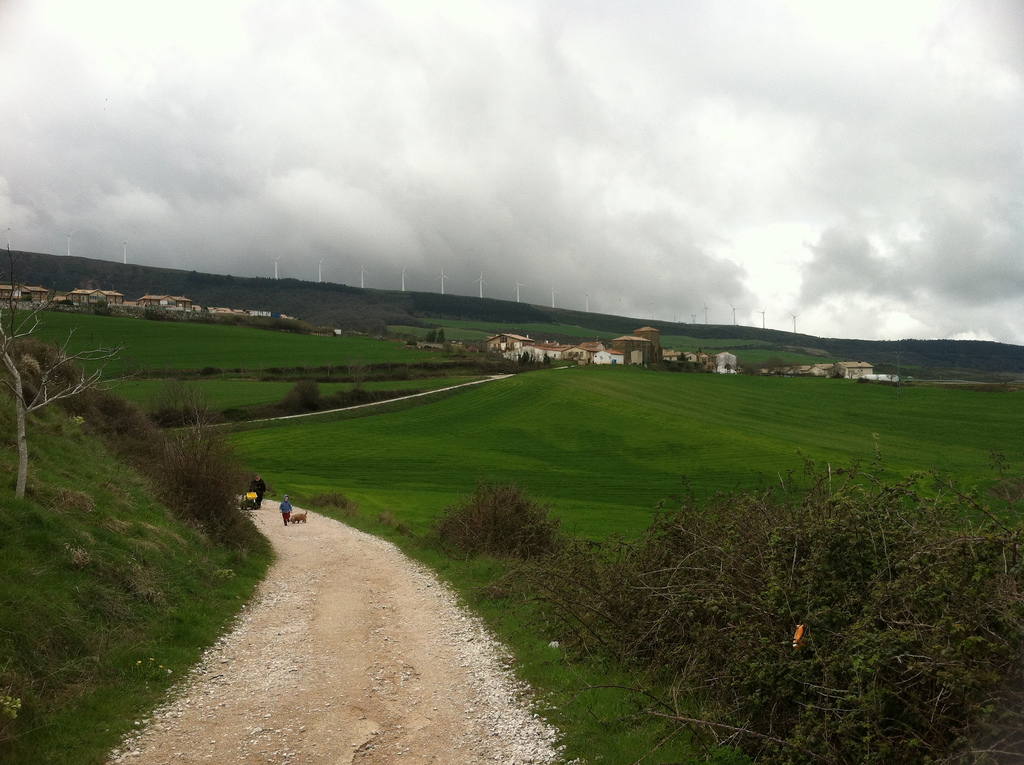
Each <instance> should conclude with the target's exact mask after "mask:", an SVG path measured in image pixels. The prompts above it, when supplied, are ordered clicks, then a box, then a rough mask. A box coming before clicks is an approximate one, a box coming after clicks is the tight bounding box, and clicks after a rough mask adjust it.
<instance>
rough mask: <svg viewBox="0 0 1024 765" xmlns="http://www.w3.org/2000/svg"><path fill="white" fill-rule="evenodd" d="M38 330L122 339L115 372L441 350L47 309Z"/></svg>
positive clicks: (395, 358) (107, 341) (93, 341)
mask: <svg viewBox="0 0 1024 765" xmlns="http://www.w3.org/2000/svg"><path fill="white" fill-rule="evenodd" d="M43 319H44V321H45V325H44V326H43V327H42V328H41V329H40V330H39V332H38V333H37V337H39V338H40V339H42V340H49V341H56V340H61V339H63V338H65V337H66V336H67V334H68V332H69V331H71V330H72V329H74V330H75V333H74V335H73V337H72V343H71V347H72V348H73V349H77V348H81V347H84V346H96V345H103V346H112V345H116V344H118V343H122V344H124V346H125V351H124V352H123V353H122V354H121V357H120V359H119V360H118V362H117V363H115V364H111V366H110V371H111V372H112V373H120V372H123V371H125V370H129V369H137V370H164V369H166V370H178V369H202V368H203V367H217V368H220V369H235V368H243V369H251V370H259V369H266V368H268V367H296V366H326V365H335V366H338V367H344V366H348V365H353V364H388V363H396V364H401V363H410V362H417V361H426V360H428V359H431V358H437V357H438V354H437V353H436V352H430V351H420V350H416V349H410V348H406V347H405V346H404V345H402V344H400V343H395V342H391V341H385V340H373V339H370V338H366V337H322V336H316V335H298V334H291V333H285V332H273V331H270V330H264V329H252V328H249V327H235V326H226V325H219V324H199V323H191V322H172V321H147V320H145V319H125V318H117V317H103V316H92V315H89V314H77V313H61V312H58V311H47V312H46V313H45V314H43Z"/></svg>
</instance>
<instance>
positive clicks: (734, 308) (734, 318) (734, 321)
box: [729, 303, 736, 327]
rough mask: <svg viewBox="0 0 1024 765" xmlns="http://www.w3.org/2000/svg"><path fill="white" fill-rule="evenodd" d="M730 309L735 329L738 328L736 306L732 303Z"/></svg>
mask: <svg viewBox="0 0 1024 765" xmlns="http://www.w3.org/2000/svg"><path fill="white" fill-rule="evenodd" d="M729 307H730V308H731V309H732V325H733V326H734V327H735V326H736V306H734V305H733V304H732V303H729Z"/></svg>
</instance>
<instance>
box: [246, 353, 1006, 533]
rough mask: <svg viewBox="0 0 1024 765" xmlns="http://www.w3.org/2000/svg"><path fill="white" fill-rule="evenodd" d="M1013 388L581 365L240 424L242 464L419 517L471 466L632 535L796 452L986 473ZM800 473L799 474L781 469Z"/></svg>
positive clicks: (465, 488) (571, 515) (590, 527)
mask: <svg viewBox="0 0 1024 765" xmlns="http://www.w3.org/2000/svg"><path fill="white" fill-rule="evenodd" d="M1022 395H1024V394H1022V393H1003V394H981V393H974V392H969V391H958V390H940V389H935V388H923V387H922V388H912V389H910V390H909V391H907V393H906V395H904V397H903V398H897V396H896V391H895V390H894V389H893V388H889V387H885V386H875V385H861V384H857V383H853V382H850V381H847V380H820V379H806V378H760V377H747V376H742V375H738V376H724V375H667V374H659V373H656V372H650V371H647V370H642V369H639V368H625V369H623V368H609V367H581V368H575V369H562V370H551V371H547V372H536V373H530V374H526V375H517V376H515V377H513V378H510V379H507V380H501V381H497V382H491V383H487V384H485V385H480V386H475V387H474V388H473V389H471V390H468V391H467V392H465V393H462V394H461V395H459V396H456V397H453V398H449V399H446V400H443V401H437V402H434V403H428V404H425V405H423V406H419V407H416V408H414V409H407V410H405V411H401V412H395V413H392V414H387V415H382V416H379V417H368V418H364V419H357V420H348V421H344V422H316V420H315V418H314V419H309V420H305V421H303V422H301V423H295V424H290V425H287V426H280V427H272V428H266V429H263V430H252V431H248V432H242V433H237V434H235V435H234V436H233V437H232V440H233V441H234V443H235V445H236V446H237V447H238V449H239V450H240V452H241V453H242V454H243V455H244V458H245V460H246V462H247V464H249V465H250V466H251V467H252V469H254V470H260V471H261V472H262V473H264V474H266V475H270V476H271V477H272V478H271V480H272V481H273V483H274V484H275V485H276V486H279V487H287V489H286V490H288V491H290V492H291V493H293V494H296V495H301V497H310V496H313V495H316V494H319V493H325V492H329V491H343V492H345V493H346V494H349V495H351V496H353V497H354V498H356V499H357V500H358V501H359V502H361V503H363V504H365V505H366V506H367V507H368V508H372V509H373V510H375V511H383V510H393V512H394V513H395V514H396V515H398V516H400V517H402V518H403V519H404V520H406V521H408V522H410V523H413V524H416V525H419V526H420V527H425V526H426V525H428V524H429V522H430V520H431V519H432V518H433V517H434V516H435V515H436V514H437V513H438V512H439V511H440V510H441V508H443V507H444V506H445V505H447V504H449V503H451V502H453V501H454V500H455V499H456V497H458V496H459V495H462V494H466V493H469V492H471V491H472V489H473V487H474V485H475V484H476V482H477V481H478V480H479V479H480V478H481V477H484V478H488V479H496V480H502V481H515V482H517V483H518V484H519V485H521V486H522V487H523V488H524V489H526V490H527V491H528V492H529V493H530V494H531V495H533V496H536V497H537V498H539V499H543V500H545V501H550V502H553V503H554V504H555V505H556V508H557V510H556V511H557V512H558V514H559V515H561V516H563V517H564V518H565V519H566V523H567V525H568V526H569V527H570V528H572V529H575V530H578V531H579V532H580V533H582V534H584V535H602V534H607V533H630V532H637V531H639V530H640V529H642V528H644V527H646V526H647V524H648V523H649V522H650V519H651V512H652V510H653V508H654V506H655V505H656V503H657V502H658V501H660V500H662V499H664V498H666V497H668V496H669V495H671V494H673V493H679V492H683V491H685V490H686V488H687V487H688V486H690V487H692V489H693V490H694V491H695V492H696V493H698V494H700V495H707V494H713V493H715V492H717V491H727V490H730V489H732V488H734V487H737V486H741V487H751V486H754V485H757V484H758V483H759V482H761V481H767V482H771V483H774V484H776V485H777V484H778V482H779V481H780V480H785V481H793V480H797V481H799V476H800V474H801V472H802V470H803V459H802V456H801V455H805V456H807V457H810V458H812V459H814V460H817V461H822V462H828V463H830V464H831V465H832V466H833V468H839V467H844V466H850V465H851V464H853V463H854V462H858V461H859V462H862V463H867V462H870V461H871V460H872V459H873V457H874V452H875V448H876V444H877V447H878V449H879V450H880V453H881V455H882V458H883V468H884V470H885V471H887V472H888V474H889V475H894V474H899V475H907V474H909V473H911V472H913V471H927V470H929V469H931V468H933V467H934V468H938V469H940V470H942V471H944V472H948V473H950V474H953V475H956V476H957V477H958V479H959V480H961V481H962V482H963V483H964V484H965V485H968V486H970V485H975V484H981V483H986V482H988V481H991V480H992V479H993V478H994V473H993V470H992V468H991V466H990V463H991V456H990V450H992V449H1001V450H1003V451H1004V452H1005V454H1006V455H1011V454H1014V455H1019V454H1020V453H1021V452H1022V451H1024V435H1022V432H1021V429H1020V427H1019V412H1020V408H1021V401H1020V398H1021V396H1022ZM790 471H794V475H792V476H791V475H789V474H790Z"/></svg>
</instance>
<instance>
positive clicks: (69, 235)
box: [68, 228, 78, 258]
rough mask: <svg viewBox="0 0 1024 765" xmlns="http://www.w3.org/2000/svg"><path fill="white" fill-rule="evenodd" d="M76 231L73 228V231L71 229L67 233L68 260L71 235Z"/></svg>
mask: <svg viewBox="0 0 1024 765" xmlns="http://www.w3.org/2000/svg"><path fill="white" fill-rule="evenodd" d="M77 230H78V229H75V228H73V229H71V230H70V231H69V232H68V257H69V258H70V257H71V235H72V234H73V233H75V232H76V231H77Z"/></svg>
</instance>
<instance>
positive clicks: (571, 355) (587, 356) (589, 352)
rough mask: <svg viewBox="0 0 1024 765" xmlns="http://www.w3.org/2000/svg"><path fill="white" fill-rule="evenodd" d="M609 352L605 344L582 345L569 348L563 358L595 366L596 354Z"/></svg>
mask: <svg viewBox="0 0 1024 765" xmlns="http://www.w3.org/2000/svg"><path fill="white" fill-rule="evenodd" d="M604 350H607V348H605V345H604V343H601V342H593V343H580V344H579V345H572V346H569V349H568V350H567V351H565V353H563V354H562V356H563V358H566V359H575V360H576V362H577V363H579V364H593V363H594V354H596V353H599V352H601V351H604Z"/></svg>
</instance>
